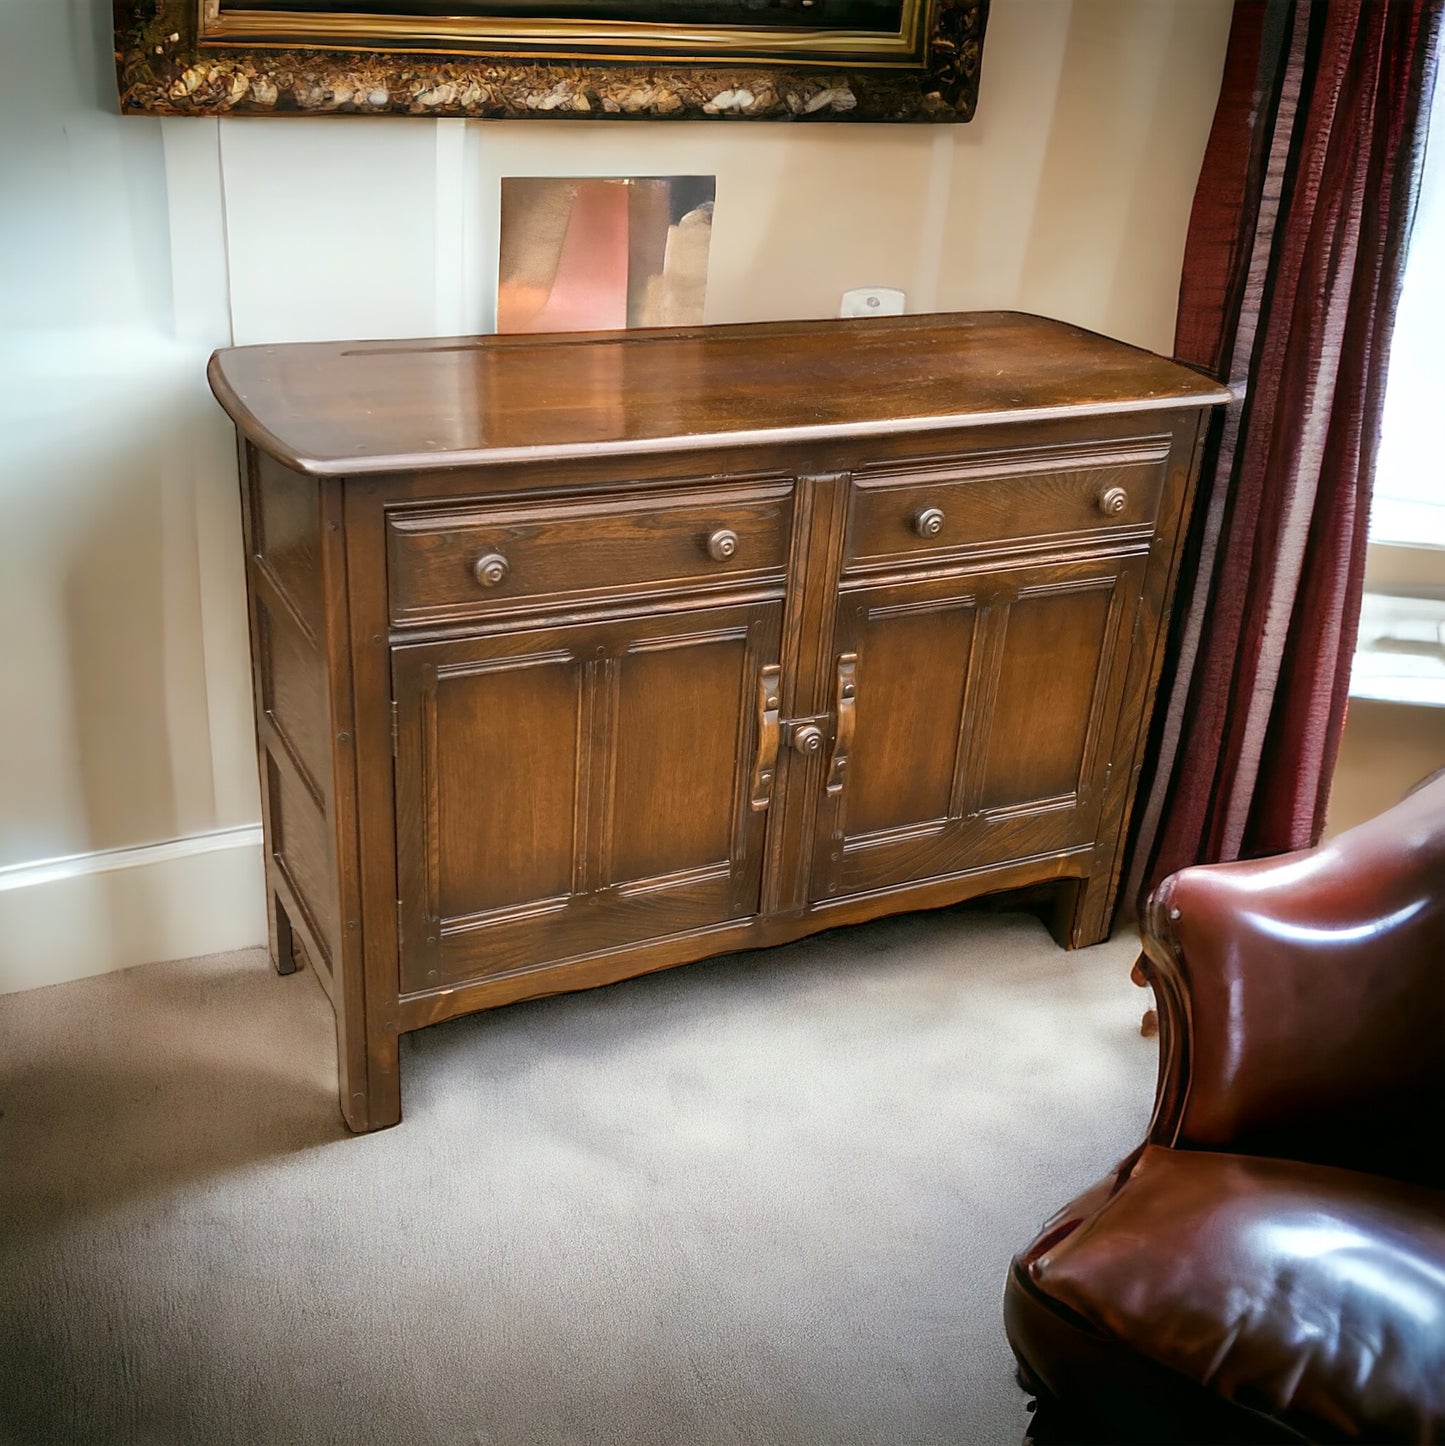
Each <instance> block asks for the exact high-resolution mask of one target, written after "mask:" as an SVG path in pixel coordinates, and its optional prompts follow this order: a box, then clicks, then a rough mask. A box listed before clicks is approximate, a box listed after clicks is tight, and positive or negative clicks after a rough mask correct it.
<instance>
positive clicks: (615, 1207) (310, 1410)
mask: <svg viewBox="0 0 1445 1446" xmlns="http://www.w3.org/2000/svg"><path fill="white" fill-rule="evenodd" d="M1132 957H1133V950H1132V949H1131V947H1130V942H1129V940H1128V939H1127V938H1123V939H1119V940H1116V941H1115V942H1114V943H1111V944H1108V945H1104V946H1101V947H1100V948H1097V949H1093V950H1088V951H1084V952H1082V953H1079V954H1073V955H1067V954H1064V953H1062V952H1060V951H1059V950H1057V949H1056V948H1055V947H1054V945H1053V943H1052V942H1051V941H1050V940H1049V938H1048V936H1047V935H1046V934H1045V933H1044V931H1043V929H1042V928H1041V926H1040V925H1039V924H1038V923H1037V922H1036V921H1035V920H1034V919H1032V918H1030V917H1026V916H1023V915H1012V914H997V915H995V914H980V913H969V912H965V911H946V912H941V913H935V914H922V915H912V916H908V917H904V918H900V919H894V920H888V921H884V922H881V923H878V924H871V925H867V926H864V927H861V928H856V929H853V930H843V931H839V932H836V933H833V934H827V935H823V936H820V937H819V938H816V939H812V940H807V941H804V942H802V943H799V944H795V945H790V946H788V947H786V948H782V949H777V950H773V951H771V952H763V953H754V954H746V955H737V956H733V957H730V958H727V959H722V960H716V961H713V962H711V963H705V964H697V965H692V966H690V967H687V968H684V969H677V970H673V971H671V972H669V973H666V974H659V975H654V976H652V977H650V978H647V979H641V980H635V981H632V982H630V983H627V984H621V985H616V986H613V987H612V988H609V989H603V990H594V991H592V992H590V993H585V994H573V995H567V996H563V997H561V998H557V999H552V1000H545V1001H541V1002H538V1003H535V1004H524V1005H515V1006H513V1007H511V1008H509V1009H504V1010H499V1011H495V1012H493V1013H491V1014H484V1015H475V1016H473V1017H471V1018H469V1019H465V1020H458V1021H455V1022H453V1023H451V1024H447V1025H442V1026H439V1027H437V1028H434V1029H431V1030H426V1031H423V1032H422V1033H420V1034H414V1035H411V1036H409V1037H408V1038H407V1039H405V1040H403V1107H404V1111H405V1119H404V1121H403V1123H402V1125H401V1126H400V1127H399V1128H398V1129H395V1130H390V1131H386V1132H383V1133H381V1134H379V1135H373V1136H370V1137H368V1138H364V1139H354V1138H351V1137H350V1136H348V1135H347V1134H346V1133H345V1131H344V1130H343V1128H342V1127H341V1124H340V1119H339V1116H338V1114H337V1112H336V1106H335V1102H334V1096H333V1090H334V1076H333V1073H332V1070H333V1058H334V1055H333V1051H334V1045H333V1042H332V1040H333V1036H332V1032H331V1021H330V1014H329V1010H328V1006H327V1005H326V1002H325V1000H324V998H323V996H322V994H321V991H320V989H319V987H318V986H317V984H316V981H315V980H314V979H312V978H310V977H309V976H307V975H305V974H301V975H296V976H293V977H291V978H288V979H279V978H277V977H276V976H275V975H274V974H272V972H271V970H270V967H269V965H268V964H267V963H266V961H265V959H264V958H263V956H262V955H261V954H260V953H259V952H251V953H244V954H231V955H220V956H216V957H213V958H209V959H200V960H192V961H189V962H185V963H177V964H157V965H150V966H148V967H146V968H142V969H135V970H131V971H129V972H127V973H124V974H113V975H109V976H106V977H102V978H98V979H91V980H84V981H81V982H79V983H74V984H65V985H59V986H56V987H55V988H51V989H43V990H36V991H33V992H31V993H29V994H21V995H12V996H9V997H8V998H4V999H0V1110H3V1118H0V1439H3V1440H4V1441H6V1442H23V1443H32V1442H34V1443H38V1442H67V1443H69V1442H75V1443H87V1446H88V1443H109V1442H146V1443H173V1442H186V1443H190V1442H196V1443H208V1446H209V1443H223V1442H246V1443H258V1442H261V1443H272V1442H275V1443H292V1442H295V1443H322V1442H336V1443H347V1446H351V1443H370V1442H376V1443H402V1446H406V1443H442V1446H452V1443H482V1442H485V1443H500V1446H510V1443H534V1442H535V1443H554V1442H556V1443H561V1442H567V1443H619V1446H650V1443H658V1446H705V1443H715V1442H718V1443H720V1442H729V1443H752V1446H765V1443H777V1446H814V1443H818V1446H823V1443H864V1442H868V1443H874V1442H876V1443H887V1446H896V1443H912V1442H918V1443H922V1442H970V1443H972V1442H986V1443H995V1442H997V1443H1017V1442H1018V1441H1019V1439H1020V1436H1021V1433H1022V1430H1023V1426H1024V1421H1025V1415H1024V1398H1023V1396H1022V1394H1021V1393H1020V1392H1019V1391H1018V1389H1017V1388H1016V1387H1015V1385H1014V1384H1013V1380H1012V1376H1011V1358H1010V1355H1009V1352H1008V1348H1007V1345H1006V1343H1005V1341H1004V1339H1003V1332H1002V1328H1001V1325H1000V1320H999V1299H1000V1293H1001V1289H1002V1285H1003V1279H1004V1272H1005V1268H1006V1266H1007V1263H1008V1259H1009V1256H1010V1254H1011V1253H1012V1251H1013V1250H1014V1249H1015V1248H1017V1247H1018V1246H1019V1245H1021V1244H1023V1243H1025V1242H1026V1241H1027V1240H1028V1239H1029V1238H1030V1236H1031V1234H1032V1232H1033V1231H1034V1229H1035V1228H1036V1226H1037V1225H1038V1224H1039V1223H1040V1221H1041V1220H1042V1219H1043V1217H1044V1216H1045V1215H1047V1214H1049V1213H1051V1212H1052V1210H1053V1209H1054V1208H1055V1207H1056V1206H1058V1205H1060V1204H1062V1203H1063V1202H1064V1201H1065V1200H1066V1199H1067V1198H1068V1195H1069V1193H1070V1192H1071V1191H1073V1190H1075V1189H1076V1188H1078V1187H1081V1186H1083V1185H1086V1184H1088V1183H1089V1182H1090V1181H1092V1180H1093V1179H1094V1178H1095V1177H1096V1176H1098V1175H1099V1174H1101V1173H1102V1172H1103V1171H1104V1170H1105V1169H1107V1168H1108V1166H1109V1165H1110V1164H1112V1163H1113V1162H1114V1160H1115V1159H1116V1158H1118V1157H1119V1156H1120V1155H1122V1154H1123V1153H1125V1152H1126V1151H1127V1150H1128V1149H1129V1148H1131V1147H1132V1145H1133V1144H1134V1143H1135V1142H1136V1141H1137V1140H1138V1139H1139V1137H1140V1134H1141V1131H1142V1129H1143V1127H1144V1124H1145V1121H1146V1118H1147V1115H1148V1110H1149V1104H1150V1100H1151V1097H1152V1091H1153V1074H1154V1061H1155V1046H1154V1043H1153V1041H1151V1040H1144V1039H1141V1038H1140V1037H1139V1032H1138V1026H1139V1017H1140V1013H1141V1010H1142V1009H1143V1007H1144V1005H1145V1003H1146V1000H1145V996H1144V995H1143V994H1142V993H1141V992H1140V991H1138V990H1136V989H1135V988H1133V986H1132V985H1131V984H1130V983H1129V977H1128V974H1129V965H1130V962H1131V960H1132Z"/></svg>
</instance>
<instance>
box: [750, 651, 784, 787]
mask: <svg viewBox="0 0 1445 1446" xmlns="http://www.w3.org/2000/svg"><path fill="white" fill-rule="evenodd" d="M782 701H783V670H782V668H780V667H779V666H778V665H777V664H776V663H773V664H769V665H768V666H767V667H766V668H763V669H761V670H760V671H759V673H758V756H757V761H756V762H755V763H754V764H753V779H752V788H751V789H750V791H749V797H748V802H749V804H750V805H751V806H752V808H753V809H754V810H756V811H757V812H761V811H762V810H763V809H765V808H766V807H767V806H768V805H769V804H770V803H771V802H772V801H773V778H774V776H775V775H776V774H777V771H778V738H779V736H780V734H781V732H782V725H781V724H780V722H779V720H778V709H779V707H780V705H781V704H782Z"/></svg>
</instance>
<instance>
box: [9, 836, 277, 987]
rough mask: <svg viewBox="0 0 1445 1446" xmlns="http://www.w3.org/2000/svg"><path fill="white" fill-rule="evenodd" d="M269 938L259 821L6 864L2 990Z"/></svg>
mask: <svg viewBox="0 0 1445 1446" xmlns="http://www.w3.org/2000/svg"><path fill="white" fill-rule="evenodd" d="M265 941H266V886H265V871H264V868H263V866H262V856H261V827H260V825H259V824H252V825H247V826H245V827H242V828H229V829H221V830H219V831H218V832H215V833H204V834H196V835H195V836H194V837H192V838H183V839H175V840H173V841H171V842H169V843H160V844H149V845H146V846H144V847H141V848H127V849H108V850H106V851H105V852H103V853H93V854H77V855H75V856H74V857H72V858H64V859H45V860H42V861H41V862H39V863H33V864H18V865H15V866H14V867H12V868H6V869H0V994H8V993H12V992H13V991H15V990H17V989H35V988H38V987H39V986H41V985H43V984H61V983H64V982H65V981H66V980H67V979H84V978H86V977H87V976H88V975H91V974H105V973H108V972H109V971H110V970H112V969H129V968H130V967H131V966H132V965H134V964H149V963H152V962H154V961H155V960H159V959H189V958H193V957H194V956H196V955H198V954H217V953H220V952H221V951H222V950H226V949H248V948H253V947H255V946H257V945H260V944H264V943H265Z"/></svg>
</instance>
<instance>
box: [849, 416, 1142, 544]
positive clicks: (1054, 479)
mask: <svg viewBox="0 0 1445 1446" xmlns="http://www.w3.org/2000/svg"><path fill="white" fill-rule="evenodd" d="M1167 456H1168V448H1167V445H1166V443H1163V442H1161V443H1159V444H1158V445H1157V446H1153V445H1151V446H1147V447H1142V448H1138V449H1130V450H1128V451H1123V452H1118V451H1116V452H1112V453H1108V454H1101V455H1088V454H1085V455H1079V456H1068V457H1059V456H1054V457H1050V458H1047V459H1042V460H1037V461H1022V462H1021V461H1018V460H1011V459H1008V458H992V459H990V458H984V457H980V458H970V459H949V460H944V461H940V462H937V463H934V464H928V463H924V464H922V465H916V466H912V467H908V468H897V469H889V470H887V471H880V472H877V473H873V474H871V475H868V474H865V475H863V476H860V477H859V478H858V479H857V484H856V490H855V493H854V502H853V512H852V516H851V518H850V521H849V528H848V544H847V565H848V566H860V567H861V566H878V565H882V564H887V563H892V562H898V561H904V560H912V559H914V558H916V557H919V556H923V557H927V556H929V555H931V554H935V553H951V552H970V551H994V550H1000V549H1008V548H1010V547H1017V546H1019V545H1020V544H1025V543H1027V542H1029V541H1032V540H1035V539H1037V540H1040V541H1042V540H1045V539H1054V538H1057V537H1060V536H1068V535H1072V534H1084V535H1086V536H1087V535H1090V534H1105V535H1108V534H1110V533H1116V532H1130V531H1133V532H1137V531H1139V530H1140V529H1144V528H1152V527H1153V525H1154V519H1155V517H1156V515H1157V514H1158V511H1159V498H1160V494H1161V492H1162V490H1163V486H1164V463H1165V460H1166V458H1167Z"/></svg>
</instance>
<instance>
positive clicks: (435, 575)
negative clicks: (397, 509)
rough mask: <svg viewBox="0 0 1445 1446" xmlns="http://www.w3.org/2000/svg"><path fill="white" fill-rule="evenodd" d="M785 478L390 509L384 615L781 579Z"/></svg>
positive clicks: (428, 616)
mask: <svg viewBox="0 0 1445 1446" xmlns="http://www.w3.org/2000/svg"><path fill="white" fill-rule="evenodd" d="M791 512H792V484H791V482H777V483H773V484H771V485H764V486H757V487H749V488H745V489H744V488H729V489H699V490H695V491H685V492H681V493H677V492H672V493H669V494H668V496H667V497H666V498H629V499H626V500H618V501H613V502H609V503H606V504H600V503H599V502H597V501H596V500H595V499H590V500H588V501H585V502H541V503H528V504H520V505H517V506H511V507H497V508H486V509H476V510H458V509H455V508H451V509H446V510H442V509H437V510H435V511H425V512H406V513H393V514H392V515H391V516H390V517H389V518H388V520H387V532H388V536H387V546H388V553H389V558H388V572H389V577H390V583H389V590H390V606H391V620H392V622H393V623H395V624H398V625H402V626H405V625H408V624H420V623H434V622H446V621H451V620H454V619H462V618H469V617H477V616H490V615H493V614H497V613H507V612H519V611H524V610H535V609H536V608H537V607H538V606H539V605H540V606H547V605H550V604H552V603H564V602H575V601H586V600H588V599H590V598H597V597H606V596H615V595H619V594H622V595H625V594H628V593H634V592H635V593H647V594H655V593H666V592H673V591H686V592H696V591H698V590H699V589H706V588H707V587H708V586H709V585H712V584H719V585H723V586H733V585H736V584H737V583H738V582H740V581H741V582H747V581H781V579H782V577H783V570H784V565H785V563H786V561H787V555H788V538H789V533H790V527H791Z"/></svg>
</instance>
